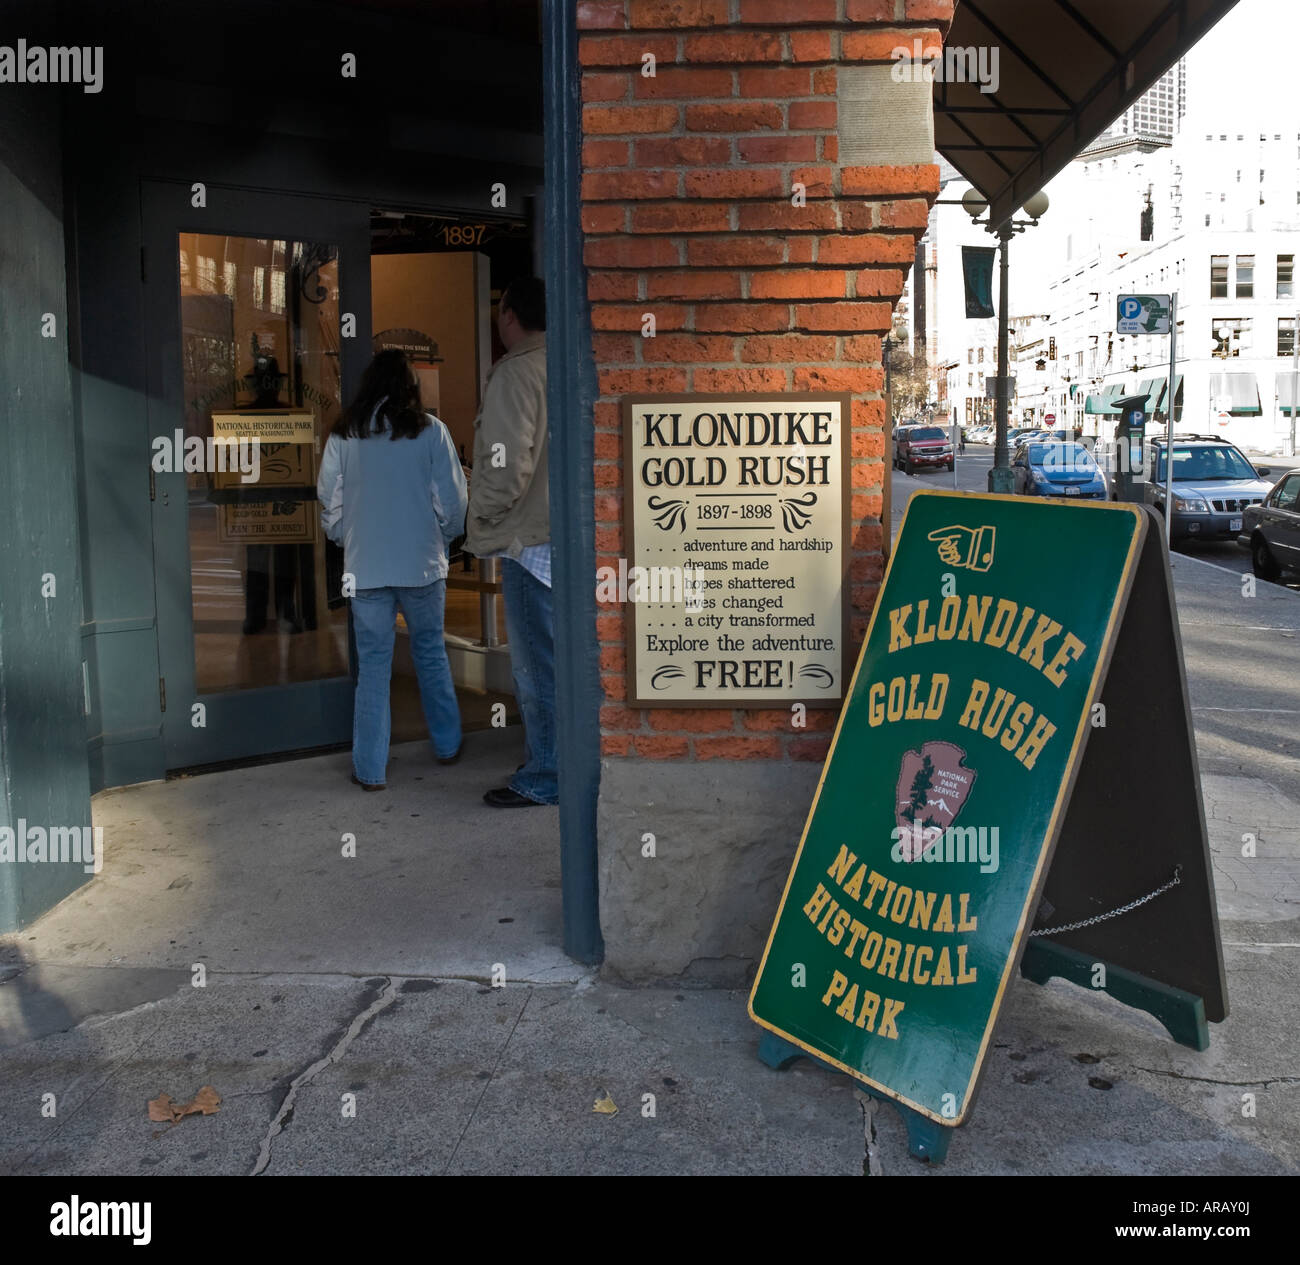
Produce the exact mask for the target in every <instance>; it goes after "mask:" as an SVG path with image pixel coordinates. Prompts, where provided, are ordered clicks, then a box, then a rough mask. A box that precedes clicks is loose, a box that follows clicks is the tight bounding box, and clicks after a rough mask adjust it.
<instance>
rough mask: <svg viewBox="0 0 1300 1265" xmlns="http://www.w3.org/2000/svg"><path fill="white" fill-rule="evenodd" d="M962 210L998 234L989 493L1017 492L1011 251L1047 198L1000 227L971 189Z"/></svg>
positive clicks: (1037, 195)
mask: <svg viewBox="0 0 1300 1265" xmlns="http://www.w3.org/2000/svg"><path fill="white" fill-rule="evenodd" d="M961 204H962V207H963V208H964V209H965V211H966V214H967V215H969V216H970V217H971V219H972V220H973V221H974V222H975V223H977V224H978V223H981V222H982V223H983V224H984V226H985V228H986V230H987V231H988V232H990V233H996V234H997V238H998V242H999V244H1000V245H1001V249H1000V250H999V251H998V376H997V389H996V391H995V393H994V400H995V401H996V404H995V408H996V412H995V415H994V424H995V427H996V429H995V432H994V441H993V468H992V469H991V470H990V471H989V491H990V492H1005V493H1009V492H1014V491H1015V488H1016V484H1015V475H1014V474H1013V473H1012V471H1011V465H1010V461H1009V456H1010V454H1009V453H1008V452H1007V410H1008V407H1009V397H1010V387H1011V383H1010V380H1009V377H1008V374H1007V335H1008V329H1009V314H1008V301H1009V300H1008V291H1009V271H1010V270H1009V267H1008V250H1009V247H1010V246H1011V239H1012V237H1013V236H1015V234H1016V233H1023V232H1024V231H1025V229H1027V228H1029V227H1031V226H1032V225H1035V224H1037V223H1038V221H1039V220H1040V219H1041V218H1042V217H1043V216H1044V215H1045V214H1046V213H1047V207H1048V200H1047V194H1045V193H1043V192H1042V191H1041V190H1040V191H1039V192H1038V193H1035V194H1034V195H1033V196H1032V197H1031V198H1029V199H1028V200H1027V201H1026V202H1025V204H1024V205H1023V206H1022V207H1021V208H1020V209H1021V210H1022V211H1024V213H1025V214H1026V215H1027V216H1029V219H1027V220H1016V219H1012V218H1011V217H1010V216H1008V217H1007V218H1006V219H1005V220H1003V221H1002V223H1000V224H990V223H988V221H981V220H980V218H979V217H980V216H981V215H983V214H984V212H985V210H987V208H988V202H987V200H986V199H985V198H984V196H983V195H982V194H981V193H980V191H979V190H978V189H975V188H971V189H967V191H966V192H965V193H964V194H963V195H962V199H961Z"/></svg>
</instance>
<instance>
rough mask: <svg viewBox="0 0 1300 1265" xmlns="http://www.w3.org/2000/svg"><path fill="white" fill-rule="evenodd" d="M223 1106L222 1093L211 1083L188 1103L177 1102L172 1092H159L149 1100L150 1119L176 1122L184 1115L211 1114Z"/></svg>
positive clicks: (169, 1122)
mask: <svg viewBox="0 0 1300 1265" xmlns="http://www.w3.org/2000/svg"><path fill="white" fill-rule="evenodd" d="M220 1107H221V1095H220V1094H219V1093H217V1091H216V1090H215V1089H213V1088H212V1086H211V1085H204V1086H203V1088H202V1089H200V1090H199V1092H198V1093H197V1094H195V1095H194V1097H193V1098H192V1099H191V1100H190V1101H189V1102H187V1103H184V1104H180V1103H177V1102H176V1100H175V1099H174V1098H172V1096H171V1095H170V1094H159V1095H158V1097H157V1098H151V1099H150V1100H149V1119H150V1120H162V1121H166V1122H167V1123H168V1124H175V1123H176V1122H177V1121H178V1120H180V1119H181V1118H182V1117H184V1116H192V1115H195V1114H196V1113H197V1114H199V1115H204V1116H210V1115H212V1114H213V1113H214V1112H216V1111H217V1110H218V1109H219V1108H220Z"/></svg>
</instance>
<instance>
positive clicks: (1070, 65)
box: [934, 0, 1237, 224]
mask: <svg viewBox="0 0 1300 1265" xmlns="http://www.w3.org/2000/svg"><path fill="white" fill-rule="evenodd" d="M1236 2H1237V0H1035V2H1034V3H1032V4H1029V3H1026V0H958V4H957V9H956V13H955V14H954V16H953V22H952V29H951V31H949V33H948V39H947V41H946V46H947V47H950V48H953V49H957V48H976V49H979V48H984V49H989V48H991V47H994V46H996V47H997V49H998V85H997V91H996V92H988V93H986V92H982V91H981V90H980V84H979V83H978V82H966V83H955V82H954V83H949V82H946V81H945V79H946V77H945V76H944V75H942V74H938V75H936V77H935V84H934V143H935V148H936V149H937V150H938V151H939V152H940V153H941V154H942V155H943V156H944V157H945V158H946V159H947V160H948V161H949V162H950V163H952V165H953V166H954V167H956V169H957V170H958V171H959V172H961V174H962V175H963V176H965V177H966V179H967V180H969V181H970V182H971V184H973V185H974V186H975V187H976V188H977V189H979V191H980V192H981V193H983V194H984V196H985V197H986V198H987V199H988V200H989V212H990V220H991V222H992V223H994V224H998V223H1000V222H1001V221H1003V220H1005V219H1006V218H1007V217H1008V216H1010V215H1012V214H1014V213H1015V212H1016V210H1017V209H1018V208H1019V207H1020V205H1021V204H1022V203H1023V202H1024V201H1025V199H1026V198H1028V197H1029V196H1030V195H1031V194H1033V193H1036V192H1037V191H1038V190H1039V189H1041V188H1042V187H1043V186H1044V185H1045V184H1046V183H1047V182H1048V181H1049V180H1050V179H1051V178H1052V177H1053V176H1054V175H1056V173H1057V172H1058V171H1060V170H1061V169H1062V168H1063V167H1064V166H1065V165H1066V164H1067V163H1068V162H1069V161H1070V160H1071V159H1072V158H1074V156H1075V155H1076V154H1077V153H1078V152H1079V151H1080V150H1081V149H1083V148H1084V147H1085V146H1086V145H1087V144H1088V143H1089V142H1090V141H1092V140H1093V139H1095V138H1096V136H1097V135H1098V134H1099V133H1100V132H1101V131H1102V130H1103V129H1104V128H1106V127H1108V126H1109V125H1110V124H1111V123H1112V122H1113V121H1114V120H1115V119H1116V118H1117V117H1118V116H1119V115H1120V114H1122V113H1123V112H1124V111H1125V110H1126V109H1128V107H1129V106H1130V105H1132V104H1133V102H1135V101H1136V100H1137V99H1138V98H1139V97H1140V96H1141V95H1142V94H1143V93H1144V92H1145V91H1146V90H1147V89H1148V88H1149V87H1151V85H1152V84H1153V83H1155V81H1156V80H1157V79H1159V78H1160V76H1161V75H1162V74H1164V72H1165V71H1166V70H1168V69H1169V68H1170V66H1172V65H1173V64H1174V63H1175V62H1177V60H1178V59H1179V58H1180V57H1182V56H1183V54H1184V53H1186V52H1187V50H1188V49H1189V48H1191V47H1192V45H1193V44H1195V43H1196V42H1197V41H1198V40H1199V39H1200V38H1201V37H1202V36H1203V35H1204V34H1205V33H1206V32H1207V31H1208V30H1209V29H1210V28H1211V27H1212V26H1214V24H1215V23H1216V22H1218V21H1219V19H1220V18H1221V17H1223V15H1224V14H1225V13H1227V12H1228V10H1229V9H1231V8H1232V7H1233V5H1235V4H1236ZM986 56H987V54H986Z"/></svg>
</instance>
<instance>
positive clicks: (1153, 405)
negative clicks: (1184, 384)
mask: <svg viewBox="0 0 1300 1265" xmlns="http://www.w3.org/2000/svg"><path fill="white" fill-rule="evenodd" d="M1168 381H1169V376H1168V374H1164V373H1162V374H1161V375H1160V376H1159V377H1158V378H1152V379H1151V380H1150V382H1149V383H1148V394H1147V412H1148V413H1158V412H1159V411H1160V406H1161V405H1162V404H1163V403H1164V402H1165V385H1166V383H1167V382H1168Z"/></svg>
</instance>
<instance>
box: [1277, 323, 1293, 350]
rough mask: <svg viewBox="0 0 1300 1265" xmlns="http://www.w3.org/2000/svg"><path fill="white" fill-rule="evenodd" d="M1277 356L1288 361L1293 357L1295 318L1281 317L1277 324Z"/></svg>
mask: <svg viewBox="0 0 1300 1265" xmlns="http://www.w3.org/2000/svg"><path fill="white" fill-rule="evenodd" d="M1277 354H1278V355H1279V356H1286V357H1287V358H1288V359H1289V358H1290V357H1292V356H1294V355H1295V317H1294V316H1282V317H1279V318H1278V322H1277Z"/></svg>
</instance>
